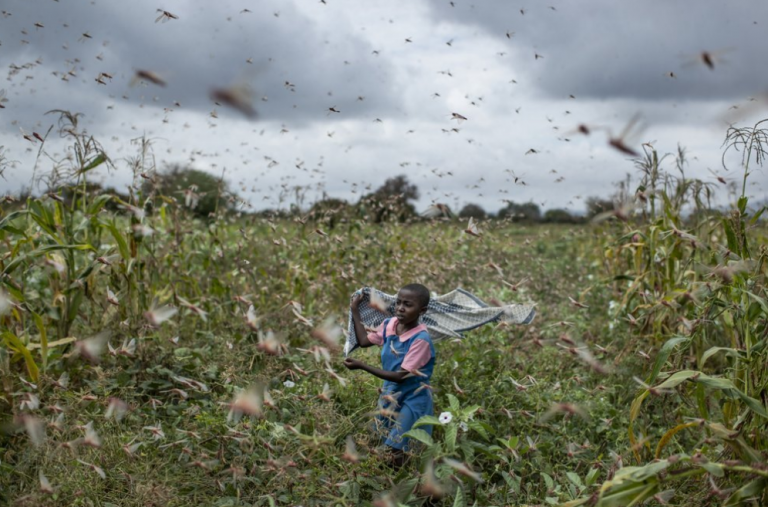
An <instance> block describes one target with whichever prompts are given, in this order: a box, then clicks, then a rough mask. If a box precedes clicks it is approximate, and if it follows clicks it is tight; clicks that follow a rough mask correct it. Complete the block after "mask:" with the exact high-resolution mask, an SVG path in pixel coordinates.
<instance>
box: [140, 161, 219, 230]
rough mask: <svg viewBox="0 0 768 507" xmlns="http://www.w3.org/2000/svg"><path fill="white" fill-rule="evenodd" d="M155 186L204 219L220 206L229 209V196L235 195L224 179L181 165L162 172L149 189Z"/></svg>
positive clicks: (161, 192)
mask: <svg viewBox="0 0 768 507" xmlns="http://www.w3.org/2000/svg"><path fill="white" fill-rule="evenodd" d="M153 185H154V189H155V190H156V192H157V193H158V194H159V195H165V196H166V197H171V198H174V199H176V200H177V201H178V202H180V203H182V205H183V206H185V207H187V208H189V209H190V210H191V211H192V213H194V214H195V215H196V216H198V217H201V218H207V217H208V216H210V215H211V214H212V213H214V212H215V211H216V210H217V209H218V210H219V211H226V210H229V209H230V205H229V199H228V197H230V196H234V194H232V193H230V192H229V190H228V185H227V182H226V181H224V180H223V179H220V178H217V177H216V176H214V175H212V174H210V173H207V172H205V171H201V170H199V169H192V168H188V167H182V166H181V165H178V164H174V165H172V166H169V167H168V168H167V169H166V170H164V171H162V172H160V173H158V174H157V176H156V179H155V181H154V183H153V182H147V184H146V185H145V192H147V191H149V190H152V188H153Z"/></svg>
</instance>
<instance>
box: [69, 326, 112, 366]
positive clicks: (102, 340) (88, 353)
mask: <svg viewBox="0 0 768 507" xmlns="http://www.w3.org/2000/svg"><path fill="white" fill-rule="evenodd" d="M108 339H109V334H107V333H106V332H102V333H99V334H97V335H96V336H92V337H90V338H86V339H85V340H80V341H77V342H75V351H76V352H77V353H78V354H79V355H80V357H83V358H84V359H86V360H87V361H90V362H92V363H98V362H99V361H100V360H101V355H102V354H103V353H104V346H105V345H106V344H107V340H108Z"/></svg>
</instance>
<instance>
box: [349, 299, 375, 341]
mask: <svg viewBox="0 0 768 507" xmlns="http://www.w3.org/2000/svg"><path fill="white" fill-rule="evenodd" d="M362 300H363V295H362V294H358V295H357V296H355V297H354V298H353V299H352V303H350V305H349V309H350V310H352V322H353V323H354V325H355V335H357V344H358V345H360V346H361V347H363V348H365V347H370V346H371V345H373V343H371V342H370V341H369V340H368V333H367V332H366V331H365V326H364V325H363V321H362V320H361V319H360V302H361V301H362Z"/></svg>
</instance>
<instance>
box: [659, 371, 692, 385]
mask: <svg viewBox="0 0 768 507" xmlns="http://www.w3.org/2000/svg"><path fill="white" fill-rule="evenodd" d="M695 375H702V373H701V372H698V371H694V370H683V371H678V372H676V373H673V374H672V375H670V376H669V377H668V378H667V380H665V381H664V382H662V383H661V384H659V385H657V386H656V389H669V388H672V387H677V386H679V385H680V384H682V383H683V382H685V381H686V380H688V379H689V378H691V377H693V376H695Z"/></svg>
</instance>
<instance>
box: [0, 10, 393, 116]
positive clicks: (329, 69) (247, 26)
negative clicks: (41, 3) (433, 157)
mask: <svg viewBox="0 0 768 507" xmlns="http://www.w3.org/2000/svg"><path fill="white" fill-rule="evenodd" d="M36 5H37V3H36V2H22V1H16V2H10V3H8V4H7V7H6V9H7V11H9V12H11V13H12V16H10V17H7V18H2V19H0V28H2V30H3V32H4V33H6V34H7V35H6V36H4V37H3V40H2V44H3V45H2V49H3V51H2V52H0V63H1V64H3V65H5V66H7V65H10V64H11V63H16V64H17V65H20V64H21V63H26V61H34V60H35V59H37V58H38V57H41V59H42V62H43V66H38V67H35V68H32V69H29V70H26V71H24V72H23V73H22V74H31V75H34V76H35V79H40V78H41V76H38V75H35V74H37V73H38V71H39V70H42V69H44V70H45V72H46V73H49V72H51V71H52V70H56V69H58V70H59V72H62V73H66V72H67V71H69V70H71V69H73V68H74V69H75V72H76V73H77V74H78V76H77V77H76V78H75V77H72V78H70V82H69V83H68V85H69V87H70V88H75V87H79V88H85V89H87V90H88V94H89V95H91V100H92V101H93V102H94V103H95V104H98V103H100V102H105V101H107V100H108V94H112V95H113V96H115V97H117V98H119V97H121V96H123V95H127V96H129V97H130V100H131V101H132V102H134V103H137V102H145V103H147V104H148V106H156V107H173V103H174V102H176V101H178V102H179V103H181V107H183V108H185V109H193V110H200V111H210V110H211V109H213V108H214V107H216V106H215V105H214V104H213V102H212V101H211V100H210V98H209V94H210V91H211V90H212V89H214V88H222V87H227V86H230V85H233V84H235V83H239V82H244V83H248V84H249V86H250V88H251V89H252V91H253V93H254V95H255V107H256V108H257V110H258V113H259V115H260V117H261V118H262V119H267V120H269V119H274V120H277V121H286V122H288V121H290V122H294V123H302V122H306V121H309V122H311V121H322V120H324V119H325V117H326V113H327V109H328V108H329V107H334V106H335V107H336V108H337V109H338V110H340V111H342V114H344V116H345V117H347V118H354V117H358V116H362V115H365V116H370V117H373V116H384V115H386V111H388V110H391V109H393V108H394V107H396V102H397V96H396V95H395V94H394V93H392V86H391V78H390V76H391V72H390V63H389V62H388V61H387V59H386V57H385V56H382V57H377V56H375V55H373V54H372V48H371V47H370V46H369V44H368V43H367V42H366V41H365V40H364V39H362V38H360V37H358V36H356V35H355V34H354V31H353V30H352V29H350V28H349V27H347V26H345V25H344V24H345V23H346V21H344V19H343V17H340V20H339V23H338V24H339V30H338V31H337V32H324V31H323V30H322V29H321V27H320V26H319V25H318V24H317V23H316V22H315V21H314V20H313V19H312V17H311V16H312V9H314V8H315V6H314V5H313V6H312V8H308V9H303V10H302V11H298V10H297V9H296V8H295V7H294V6H293V4H291V3H289V2H276V1H273V2H260V3H258V4H255V5H254V4H252V3H250V2H239V3H238V4H237V5H235V4H232V3H226V4H220V3H214V2H190V3H187V4H185V5H184V6H180V7H178V8H179V10H178V11H175V12H174V14H177V15H178V16H179V18H180V19H178V20H170V21H169V22H167V23H155V22H154V18H155V17H156V15H157V13H156V12H155V7H156V4H154V3H151V2H147V1H132V2H104V3H96V4H91V3H82V2H77V3H66V4H65V3H64V2H60V3H53V5H46V6H45V8H43V9H41V8H38V7H36ZM244 7H249V8H250V9H251V10H252V11H253V12H251V13H243V14H240V13H239V12H240V10H241V9H242V8H244ZM316 8H317V9H322V8H323V6H321V5H320V4H318V7H316ZM277 12H279V16H275V15H274V13H277ZM228 18H229V20H228ZM38 22H39V23H41V24H43V25H44V28H35V27H34V23H38ZM64 23H66V24H68V25H69V28H64V27H63V26H62V25H63V24H64ZM20 30H25V31H26V32H27V34H26V35H24V34H21V33H20ZM86 32H87V33H88V34H89V35H90V36H91V37H92V38H91V39H88V38H83V36H82V34H83V33H86ZM17 34H18V35H17ZM22 40H25V41H27V42H28V44H23V43H22V42H21V41H22ZM64 45H66V46H67V47H68V49H64V48H63V47H62V46H64ZM97 56H100V57H101V58H102V60H101V61H100V60H97V59H96V57H97ZM75 58H78V59H79V62H77V63H75V62H74V59H75ZM248 59H252V64H249V63H248V62H247V60H248ZM67 60H69V62H67ZM137 69H145V70H150V71H153V72H156V73H158V74H159V75H161V76H162V77H163V78H165V79H166V80H167V82H168V86H167V88H161V87H158V86H155V85H151V84H150V85H147V86H136V87H133V88H131V87H130V86H129V83H130V81H131V79H132V77H133V75H134V72H135V70H137ZM100 72H107V73H109V74H111V75H112V76H113V77H114V79H113V80H111V81H110V80H108V79H105V81H106V82H107V85H105V86H103V85H100V84H98V83H96V82H95V81H94V80H95V78H96V77H97V76H98V74H99V73H100ZM14 80H16V82H18V81H19V80H24V77H23V76H22V75H17V76H15V77H14ZM286 82H288V83H291V84H292V85H294V86H286ZM31 85H34V80H33V81H32V82H30V83H26V82H25V83H24V87H29V86H31ZM20 87H21V86H19V88H20ZM62 90H64V89H63V88H59V89H57V92H56V93H52V94H51V95H49V96H46V97H44V100H40V102H44V103H45V104H44V105H42V106H41V109H46V108H47V109H51V108H56V107H64V106H63V105H62V104H60V103H57V101H62V102H67V101H68V99H69V96H68V92H66V91H64V92H62ZM291 90H295V91H291ZM14 92H15V90H14ZM358 96H363V97H364V100H362V101H360V100H358ZM22 97H23V93H22ZM10 98H11V99H13V98H14V97H13V96H11V97H10ZM260 98H263V99H264V100H259V99H260ZM26 105H28V103H25V102H22V103H21V104H20V106H26ZM74 105H75V106H78V107H79V106H80V105H81V104H80V103H75V104H74ZM7 107H8V110H9V111H8V113H7V114H13V107H12V103H9V104H7ZM20 109H24V110H25V111H28V109H27V108H25V107H20ZM47 109H46V110H47ZM218 110H219V112H220V114H221V115H222V116H226V115H229V114H230V113H229V112H228V111H227V110H226V108H225V107H220V108H218ZM84 112H86V113H90V111H84ZM231 114H233V115H236V114H238V113H237V112H232V113H231Z"/></svg>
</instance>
